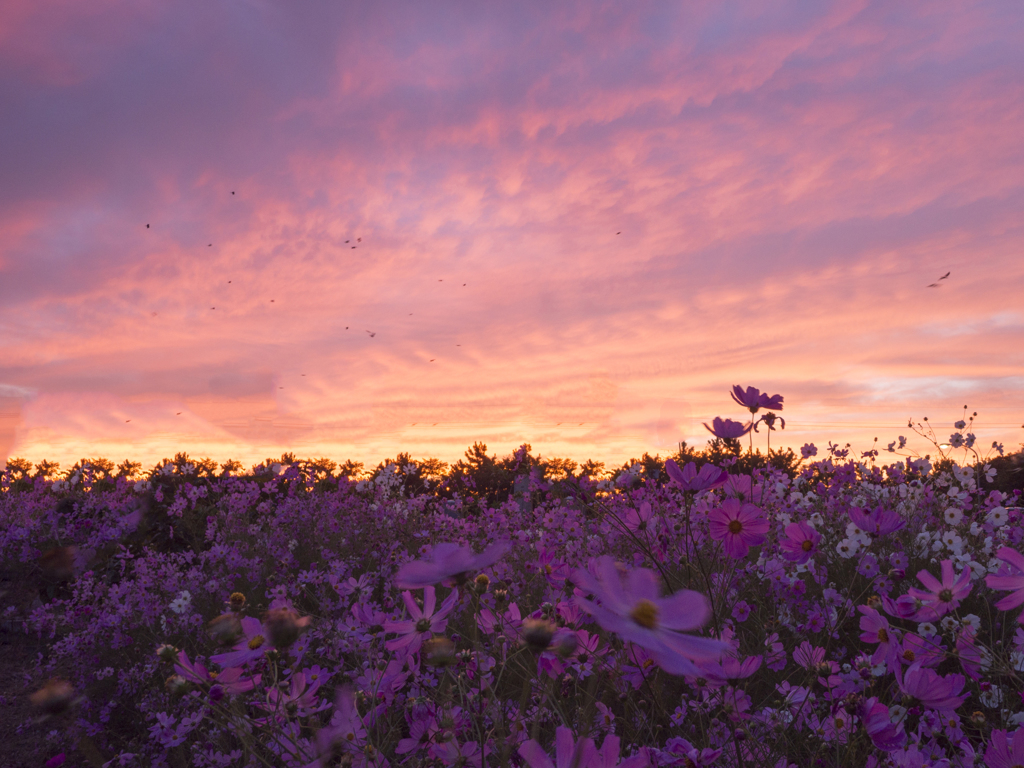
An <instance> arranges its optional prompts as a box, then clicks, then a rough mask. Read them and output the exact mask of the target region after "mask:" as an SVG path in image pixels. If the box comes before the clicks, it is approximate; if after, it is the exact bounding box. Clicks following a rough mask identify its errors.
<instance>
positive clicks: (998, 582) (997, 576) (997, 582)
mask: <svg viewBox="0 0 1024 768" xmlns="http://www.w3.org/2000/svg"><path fill="white" fill-rule="evenodd" d="M996 557H998V558H999V559H1000V560H1002V561H1003V562H1004V563H1006V564H1007V565H1010V566H1013V567H1014V568H1015V569H1016V571H1017V572H1016V573H1014V572H1013V571H1012V570H1011V569H1008V568H1007V567H1006V566H1004V567H1003V568H1001V569H1000V572H999V573H993V574H990V575H989V576H986V577H985V583H986V584H988V586H989V587H990V588H991V589H1012V590H1014V592H1013V594H1010V595H1007V596H1006V597H1004V598H1003V599H1002V600H1000V601H999V602H998V603H996V608H998V609H999V610H1000V611H1009V610H1012V609H1013V608H1016V607H1017V606H1018V605H1021V604H1022V603H1024V555H1021V554H1020V552H1017V551H1016V550H1013V549H1010V548H1009V547H1002V548H1001V549H1000V550H999V551H998V552H996ZM1017 621H1019V622H1020V623H1021V624H1024V613H1022V614H1021V615H1020V616H1018V617H1017ZM1017 732H1018V733H1020V731H1019V730H1018V731H1017Z"/></svg>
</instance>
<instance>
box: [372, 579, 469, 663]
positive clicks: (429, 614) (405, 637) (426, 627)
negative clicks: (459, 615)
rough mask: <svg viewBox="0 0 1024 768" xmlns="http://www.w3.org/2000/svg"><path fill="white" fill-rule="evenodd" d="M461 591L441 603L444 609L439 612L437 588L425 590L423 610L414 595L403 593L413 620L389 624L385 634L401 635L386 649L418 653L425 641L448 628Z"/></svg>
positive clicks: (385, 625) (390, 641) (387, 622)
mask: <svg viewBox="0 0 1024 768" xmlns="http://www.w3.org/2000/svg"><path fill="white" fill-rule="evenodd" d="M458 596H459V593H458V592H454V591H453V592H452V593H451V594H450V595H448V597H447V598H446V599H445V601H444V602H443V603H442V604H441V608H440V610H438V611H437V612H436V613H435V611H434V608H435V607H436V606H437V594H436V592H435V590H434V588H433V587H424V588H423V608H420V607H419V606H418V605H416V600H415V599H413V596H412V592H408V591H406V592H403V593H402V600H403V601H404V602H405V607H406V609H407V610H408V611H409V615H410V616H411V617H412V618H411V619H406V620H404V621H385V622H384V631H385V632H395V633H397V634H398V637H396V638H395V639H393V640H388V641H387V643H385V647H386V648H387V649H388V650H389V651H397V650H399V649H400V648H404V649H406V653H416V651H418V650H419V649H420V646H421V645H423V641H425V640H429V639H430V637H431V636H432V635H433V634H435V633H441V632H444V630H445V627H447V626H448V620H447V616H448V614H449V613H451V612H452V609H453V608H454V607H455V601H456V599H457V598H458Z"/></svg>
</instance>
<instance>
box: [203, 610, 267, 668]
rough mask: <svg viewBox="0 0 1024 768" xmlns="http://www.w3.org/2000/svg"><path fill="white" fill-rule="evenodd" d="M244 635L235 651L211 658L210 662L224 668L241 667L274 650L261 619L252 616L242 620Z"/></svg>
mask: <svg viewBox="0 0 1024 768" xmlns="http://www.w3.org/2000/svg"><path fill="white" fill-rule="evenodd" d="M242 634H243V637H242V639H241V640H239V641H238V644H237V645H235V647H234V650H231V651H228V652H226V653H218V654H217V655H216V656H211V657H210V661H212V662H213V663H214V664H220V665H221V666H222V667H240V666H242V665H243V664H248V663H249V662H250V661H256V660H257V659H262V658H263V654H265V653H266V652H267V651H269V650H270V649H271V648H272V646H271V644H270V640H268V639H267V634H266V632H264V630H263V625H262V624H261V623H260V621H259V619H254V618H252V617H251V616H246V617H245V618H244V619H242Z"/></svg>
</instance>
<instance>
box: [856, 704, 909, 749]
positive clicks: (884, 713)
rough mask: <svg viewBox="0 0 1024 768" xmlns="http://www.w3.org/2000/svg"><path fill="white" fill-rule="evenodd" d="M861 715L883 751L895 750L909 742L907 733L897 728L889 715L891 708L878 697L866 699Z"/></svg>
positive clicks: (865, 726) (868, 730)
mask: <svg viewBox="0 0 1024 768" xmlns="http://www.w3.org/2000/svg"><path fill="white" fill-rule="evenodd" d="M860 717H861V720H862V722H863V723H864V729H865V730H866V731H867V732H868V736H870V737H871V741H872V742H873V743H874V745H875V746H876V747H878V748H879V749H881V750H882V751H883V752H895V751H896V750H897V749H899V748H900V747H902V746H903V745H904V744H905V743H906V742H907V735H906V734H905V733H904V732H903V731H902V730H897V729H896V725H895V724H894V723H893V722H892V719H891V718H890V716H889V708H888V707H887V706H885V704H882V703H881V702H879V701H878V699H877V698H874V697H872V698H870V699H866V700H865V701H864V702H863V703H862V704H861V707H860Z"/></svg>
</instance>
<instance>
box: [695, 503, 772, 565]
mask: <svg viewBox="0 0 1024 768" xmlns="http://www.w3.org/2000/svg"><path fill="white" fill-rule="evenodd" d="M708 527H709V531H710V533H711V538H712V539H715V540H716V541H722V542H723V544H724V546H725V553H726V554H727V555H729V557H734V558H736V559H739V558H741V557H746V556H747V552H749V551H750V548H751V547H756V546H757V545H758V544H760V543H761V542H763V541H764V538H765V534H766V533H768V521H767V520H766V519H765V518H764V517H762V515H761V510H760V508H759V507H755V506H754V505H753V504H742V503H741V502H740V501H739V500H738V499H725V501H723V502H722V504H721V506H720V507H718V508H717V509H715V510H712V511H711V513H710V514H709V515H708Z"/></svg>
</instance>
